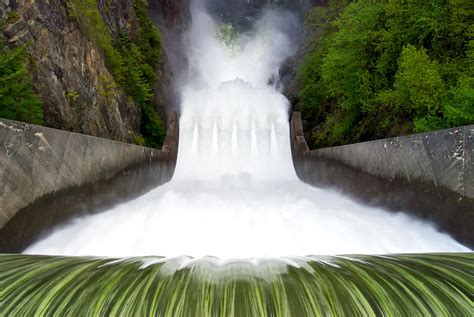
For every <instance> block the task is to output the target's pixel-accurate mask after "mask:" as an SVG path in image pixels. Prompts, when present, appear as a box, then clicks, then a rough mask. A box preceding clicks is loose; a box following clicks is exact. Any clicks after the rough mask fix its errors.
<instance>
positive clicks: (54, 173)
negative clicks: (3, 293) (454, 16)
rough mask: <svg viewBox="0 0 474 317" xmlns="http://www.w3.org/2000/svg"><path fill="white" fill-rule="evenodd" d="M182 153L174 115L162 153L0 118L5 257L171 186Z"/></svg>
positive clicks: (0, 246) (0, 235) (0, 248)
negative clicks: (58, 228)
mask: <svg viewBox="0 0 474 317" xmlns="http://www.w3.org/2000/svg"><path fill="white" fill-rule="evenodd" d="M177 152H178V119H177V115H176V114H175V113H173V114H171V115H170V116H169V120H168V131H167V137H166V140H165V144H164V146H163V148H162V150H161V151H160V150H155V149H150V148H145V147H141V146H136V145H132V144H127V143H122V142H117V141H111V140H107V139H102V138H97V137H92V136H87V135H82V134H76V133H71V132H66V131H61V130H55V129H50V128H45V127H39V126H34V125H30V124H26V123H21V122H15V121H9V120H5V119H0V164H1V168H0V180H1V183H0V252H19V251H21V249H23V248H24V247H26V246H27V245H28V244H30V243H31V242H32V241H33V240H34V239H36V238H37V237H38V235H40V234H42V233H44V232H45V231H46V230H48V229H50V228H51V227H52V226H54V225H56V224H58V223H61V222H63V221H66V220H68V219H69V218H71V217H73V216H76V215H78V214H80V213H94V212H98V211H100V210H102V209H104V208H109V207H111V206H113V205H116V204H118V203H121V202H124V201H126V200H129V199H133V198H135V197H138V196H139V195H141V194H143V193H145V192H146V191H148V190H150V189H152V188H154V187H156V186H158V185H160V184H163V183H165V182H167V181H169V180H170V179H171V178H172V176H173V173H174V168H175V165H176V157H177Z"/></svg>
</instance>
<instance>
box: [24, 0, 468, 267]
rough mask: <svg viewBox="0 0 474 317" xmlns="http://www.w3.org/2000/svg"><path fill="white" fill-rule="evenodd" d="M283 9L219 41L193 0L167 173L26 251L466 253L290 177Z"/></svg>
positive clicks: (417, 224)
mask: <svg viewBox="0 0 474 317" xmlns="http://www.w3.org/2000/svg"><path fill="white" fill-rule="evenodd" d="M291 18H292V17H291V15H289V14H286V13H282V12H274V11H269V12H267V13H266V14H264V15H263V16H262V17H261V19H260V20H259V21H257V22H256V23H255V26H254V29H253V30H252V31H250V32H248V33H244V34H240V35H239V34H234V35H232V36H231V37H230V39H223V38H222V36H221V35H220V32H222V30H221V29H220V26H219V25H218V24H216V22H214V21H213V19H212V18H211V17H210V16H209V15H208V14H207V13H206V12H205V11H204V10H203V9H202V8H201V7H200V6H199V5H198V4H197V3H196V4H195V7H194V9H193V26H192V28H191V30H190V31H189V34H188V47H187V52H188V60H189V61H190V65H189V68H190V70H189V77H188V80H187V81H185V83H184V84H183V87H182V90H181V94H182V104H181V117H180V138H179V139H180V143H179V151H178V159H177V165H176V170H175V173H174V176H173V179H172V180H171V182H170V183H168V184H166V185H164V186H161V187H158V188H156V189H155V190H153V191H151V192H149V193H148V194H146V195H144V196H142V197H140V198H138V199H136V200H134V201H131V202H129V203H126V204H122V205H120V206H117V207H115V208H113V209H112V210H109V211H106V212H103V213H101V214H98V215H93V216H89V217H82V218H79V219H76V220H74V221H73V222H72V223H70V224H68V225H66V226H63V227H62V228H59V229H57V230H56V231H54V232H53V233H51V234H50V235H49V236H48V237H46V238H44V239H43V240H40V241H39V242H37V243H36V244H34V245H33V246H31V247H30V248H28V249H27V250H26V253H28V254H46V255H69V256H70V255H74V256H115V257H126V256H144V255H160V256H167V257H174V256H181V255H187V256H192V257H203V256H217V257H221V258H254V257H281V256H288V255H302V256H304V255H308V254H326V255H337V254H353V253H358V254H387V253H419V252H453V251H469V249H468V248H466V247H464V246H462V245H461V244H459V243H458V242H456V241H455V240H454V239H452V238H451V237H449V236H448V235H446V234H443V233H440V232H437V230H436V229H435V228H434V227H433V226H432V225H430V224H427V223H423V222H422V221H419V220H416V219H414V218H411V217H409V216H407V215H405V214H403V213H397V214H390V213H388V212H386V211H384V210H382V209H379V208H371V207H367V206H363V205H360V204H358V203H355V202H353V201H351V200H350V199H348V198H346V197H343V196H341V195H339V194H337V193H334V192H329V191H325V190H321V189H318V188H313V187H311V186H309V185H306V184H304V183H302V182H300V181H299V180H298V177H297V176H296V173H295V170H294V168H293V164H292V156H291V146H290V129H289V115H288V114H289V104H288V101H287V100H286V98H285V97H284V96H283V95H282V94H281V93H280V92H279V91H278V89H277V85H276V82H274V84H273V85H272V84H269V82H268V79H269V78H277V73H278V68H279V66H280V64H281V63H282V62H283V61H284V60H285V59H286V58H287V57H288V56H290V55H291V54H292V53H293V51H292V49H291V43H292V42H291V39H290V38H289V35H288V30H287V24H288V23H287V22H288V21H291ZM290 24H291V23H290ZM255 61H259V62H258V63H255Z"/></svg>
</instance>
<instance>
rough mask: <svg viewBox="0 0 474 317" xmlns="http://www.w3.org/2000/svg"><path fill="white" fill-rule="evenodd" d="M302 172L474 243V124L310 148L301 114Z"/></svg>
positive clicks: (295, 140) (298, 149) (297, 145)
mask: <svg viewBox="0 0 474 317" xmlns="http://www.w3.org/2000/svg"><path fill="white" fill-rule="evenodd" d="M291 144H292V155H293V163H294V165H295V170H296V172H297V174H298V177H299V178H300V179H301V180H303V181H304V182H306V183H309V184H311V185H315V186H319V187H331V188H336V189H337V190H338V191H343V192H345V193H346V194H348V195H351V196H354V197H355V198H357V199H359V200H361V201H363V202H365V203H368V204H371V205H377V206H382V207H385V208H388V209H391V210H394V211H404V212H410V213H412V214H414V215H416V216H418V217H421V218H424V219H426V220H429V221H432V222H434V223H436V224H437V225H438V227H440V228H441V229H443V230H445V231H447V232H449V233H450V234H452V235H453V236H454V237H455V238H457V239H458V240H459V241H460V242H462V243H465V244H466V245H469V246H471V247H472V246H474V236H473V235H472V232H473V230H474V212H473V210H474V161H473V158H474V126H473V125H470V126H465V127H460V128H454V129H447V130H441V131H435V132H430V133H422V134H415V135H410V136H403V137H397V138H391V139H383V140H376V141H370V142H364V143H358V144H351V145H345V146H338V147H333V148H326V149H320V150H313V151H310V150H309V148H308V145H307V144H306V140H305V138H304V136H303V125H302V122H301V114H300V113H297V112H295V113H294V114H293V118H292V121H291Z"/></svg>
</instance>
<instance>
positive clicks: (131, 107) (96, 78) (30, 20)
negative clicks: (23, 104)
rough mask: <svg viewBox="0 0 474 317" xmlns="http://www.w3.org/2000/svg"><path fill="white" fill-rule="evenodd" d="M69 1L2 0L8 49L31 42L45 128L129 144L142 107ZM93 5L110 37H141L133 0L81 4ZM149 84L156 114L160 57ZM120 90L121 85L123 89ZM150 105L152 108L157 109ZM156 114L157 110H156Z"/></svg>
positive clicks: (162, 86)
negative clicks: (131, 94)
mask: <svg viewBox="0 0 474 317" xmlns="http://www.w3.org/2000/svg"><path fill="white" fill-rule="evenodd" d="M70 2H71V1H61V0H36V1H27V0H2V1H1V2H0V15H1V16H2V17H7V16H9V15H10V16H12V12H14V13H15V14H14V16H15V17H16V18H15V19H8V20H7V21H8V22H7V24H6V27H5V30H4V34H3V35H4V38H5V39H6V42H7V45H8V46H12V47H14V46H17V45H20V44H22V43H30V45H29V53H30V56H31V63H30V66H29V70H30V73H31V75H32V79H33V86H34V90H35V91H36V92H37V93H38V94H39V95H40V96H41V98H42V99H43V101H44V115H45V125H46V126H49V127H54V128H59V129H63V130H68V131H73V132H78V133H83V134H89V135H93V136H100V137H105V138H109V139H114V140H120V141H127V142H133V141H134V140H136V138H137V136H139V135H140V132H141V131H140V130H141V124H142V115H141V111H142V110H141V107H140V106H139V105H138V104H137V103H136V102H134V100H133V99H132V98H131V97H129V96H128V95H127V94H126V93H125V91H124V89H123V88H121V85H120V84H119V83H118V82H117V80H116V78H114V74H113V71H112V70H111V69H110V67H109V65H108V63H107V60H106V56H105V54H104V50H103V49H102V48H101V47H100V46H99V45H98V44H97V41H96V40H95V39H92V38H91V37H90V34H88V33H87V32H86V31H85V26H84V25H81V20H80V19H78V18H77V17H74V16H73V14H72V13H71V10H70V7H69V4H70ZM89 3H95V4H97V8H93V7H89V8H87V7H86V9H87V10H93V9H98V10H99V12H100V14H101V17H102V19H103V22H105V25H106V27H107V29H108V31H109V32H110V35H111V36H112V37H113V38H114V39H117V38H118V35H119V33H120V32H125V33H126V34H127V35H128V36H129V37H130V38H134V37H137V36H139V35H140V31H141V25H140V22H139V19H138V18H137V13H136V12H135V9H134V0H98V1H87V2H86V1H85V2H83V3H82V5H84V6H87V4H89ZM157 78H158V80H157V82H156V84H155V85H154V90H155V91H154V98H155V99H156V100H155V101H156V103H155V104H156V107H158V108H161V109H159V110H161V111H159V112H161V113H163V112H165V111H164V110H163V108H165V107H166V104H167V100H168V98H169V93H168V91H167V90H168V86H169V85H168V84H169V82H170V80H171V70H170V68H169V65H168V63H167V61H166V58H165V57H164V58H163V62H162V63H161V65H160V67H159V69H158V76H157ZM122 86H123V85H122ZM156 107H155V108H156ZM155 110H158V109H155Z"/></svg>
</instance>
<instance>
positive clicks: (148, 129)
mask: <svg viewBox="0 0 474 317" xmlns="http://www.w3.org/2000/svg"><path fill="white" fill-rule="evenodd" d="M133 4H134V9H135V12H136V14H137V18H138V22H139V24H140V28H139V31H140V32H137V34H134V36H132V35H130V34H127V32H125V31H124V30H122V31H121V32H120V35H119V36H118V38H114V36H112V34H110V32H109V29H108V28H107V25H106V24H105V22H104V20H103V18H102V16H101V14H100V11H99V9H98V4H97V0H69V1H68V8H69V10H70V11H71V15H72V16H73V17H74V18H76V19H77V21H78V23H79V24H80V26H81V29H82V30H83V31H84V32H85V33H86V34H87V35H88V36H89V38H90V39H91V40H93V41H95V42H96V43H97V45H98V46H99V47H100V48H101V50H102V51H103V53H104V55H105V58H106V62H107V68H108V69H109V70H110V72H111V73H112V75H113V76H114V79H115V81H116V82H117V84H118V85H119V86H120V87H121V88H123V89H124V91H125V92H126V93H127V95H128V96H130V97H131V98H132V99H133V101H134V102H135V103H136V104H138V105H139V106H140V108H141V110H142V119H141V133H142V135H143V137H142V136H137V138H136V142H137V143H140V144H142V145H146V146H150V147H155V148H156V147H160V146H161V145H162V144H163V141H164V137H165V133H166V132H165V129H164V127H163V123H162V120H161V118H160V116H159V115H158V113H157V112H156V104H155V101H154V97H155V96H154V91H153V86H154V84H155V82H156V81H157V80H158V78H157V71H158V69H159V68H160V67H161V65H162V60H163V53H162V45H161V38H160V33H159V31H158V29H157V28H156V26H155V25H154V23H153V21H152V20H151V17H150V15H149V13H148V10H147V8H148V0H134V2H133Z"/></svg>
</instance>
